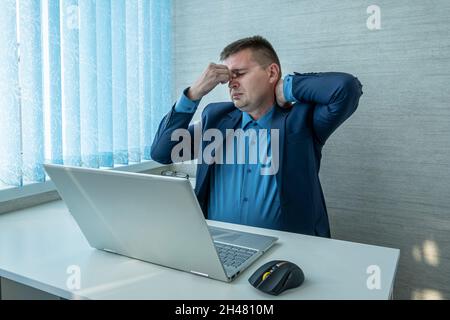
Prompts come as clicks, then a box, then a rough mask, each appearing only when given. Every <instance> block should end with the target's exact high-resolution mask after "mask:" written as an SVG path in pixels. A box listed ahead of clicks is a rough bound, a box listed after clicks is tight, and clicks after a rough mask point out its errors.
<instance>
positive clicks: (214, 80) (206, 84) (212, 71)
mask: <svg viewBox="0 0 450 320" xmlns="http://www.w3.org/2000/svg"><path fill="white" fill-rule="evenodd" d="M231 77H232V74H231V71H230V70H229V69H228V67H227V66H226V65H223V64H215V63H210V64H209V66H208V67H207V68H206V70H205V71H204V72H203V74H202V75H201V76H200V78H199V79H198V80H197V81H196V82H195V83H194V85H193V86H191V87H190V88H189V91H188V98H189V99H191V100H199V99H201V98H203V97H204V96H205V95H207V94H208V93H209V92H210V91H211V90H212V89H214V88H215V87H216V86H217V85H218V84H219V83H221V84H225V83H227V82H228V81H230V79H231Z"/></svg>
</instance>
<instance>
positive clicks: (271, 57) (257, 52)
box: [220, 36, 281, 73]
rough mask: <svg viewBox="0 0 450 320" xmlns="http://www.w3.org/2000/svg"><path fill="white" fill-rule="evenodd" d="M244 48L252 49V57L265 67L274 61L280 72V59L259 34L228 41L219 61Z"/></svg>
mask: <svg viewBox="0 0 450 320" xmlns="http://www.w3.org/2000/svg"><path fill="white" fill-rule="evenodd" d="M245 49H251V50H252V53H253V58H254V59H255V60H256V62H257V63H258V64H259V65H261V66H262V67H266V66H268V65H270V64H271V63H276V64H277V65H278V66H279V67H280V73H281V64H280V59H278V55H277V53H276V52H275V50H274V49H273V47H272V45H271V44H270V42H269V41H267V40H266V39H264V38H263V37H261V36H253V37H248V38H243V39H239V40H237V41H234V42H233V43H230V44H229V45H227V46H226V47H225V48H224V49H223V50H222V53H221V54H220V61H224V60H225V59H227V58H228V57H229V56H231V55H233V54H235V53H238V52H240V51H242V50H245Z"/></svg>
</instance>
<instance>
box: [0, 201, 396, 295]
mask: <svg viewBox="0 0 450 320" xmlns="http://www.w3.org/2000/svg"><path fill="white" fill-rule="evenodd" d="M208 223H209V224H211V225H214V226H218V227H226V228H234V229H237V230H242V231H249V232H257V233H264V234H268V235H273V236H277V237H279V241H278V242H277V244H276V245H275V246H274V247H272V248H271V249H270V251H269V252H267V253H266V254H265V255H264V256H263V257H262V258H260V259H259V260H257V261H256V262H255V263H254V264H253V265H252V266H251V267H250V268H249V269H247V270H246V271H245V272H243V273H242V274H241V275H239V277H238V278H237V279H236V280H234V281H233V282H232V283H222V282H220V281H216V280H211V279H208V278H203V277H200V276H196V275H193V274H189V273H186V272H181V271H177V270H172V269H169V268H165V267H161V266H157V265H153V264H150V263H145V262H142V261H138V260H134V259H129V258H126V257H122V256H119V255H115V254H110V253H106V252H102V251H99V250H95V249H92V248H91V247H90V246H89V245H88V243H87V241H86V240H85V238H84V236H83V234H82V233H81V231H80V229H79V228H78V226H77V224H76V223H75V221H74V220H73V218H72V216H71V215H70V213H69V212H68V210H67V209H66V207H65V204H64V203H63V202H62V201H56V202H51V203H47V204H44V205H40V206H37V207H33V208H29V209H25V210H21V211H16V212H13V213H9V214H5V215H0V277H4V278H7V279H10V280H12V281H16V282H19V283H22V284H24V285H27V286H30V287H34V288H37V289H40V290H43V291H46V292H48V293H51V294H53V295H56V296H59V297H62V298H66V299H224V300H227V299H388V298H390V294H391V289H392V286H393V282H394V278H395V272H396V268H397V262H398V258H399V253H400V251H399V250H398V249H391V248H385V247H378V246H370V245H363V244H358V243H352V242H346V241H338V240H330V239H324V238H318V237H310V236H304V235H299V234H294V233H288V232H280V231H273V230H266V229H259V228H253V227H246V226H241V225H234V224H226V223H219V222H214V221H208ZM277 259H280V260H289V261H292V262H294V263H296V264H297V265H298V266H300V267H301V268H302V270H303V272H304V273H305V277H306V280H305V282H304V283H303V285H302V286H301V287H299V288H297V289H294V290H291V291H287V292H285V293H284V294H282V295H280V296H278V297H273V296H270V295H266V294H264V293H262V292H260V291H258V290H256V289H255V288H253V287H252V286H251V285H250V284H249V283H248V281H247V279H248V278H249V277H250V275H251V274H252V273H253V272H254V271H255V270H256V269H257V268H258V267H259V266H261V265H262V264H263V263H265V262H267V261H270V260H277ZM71 265H76V266H79V267H80V271H81V289H80V290H69V289H68V288H67V286H66V282H67V279H68V277H69V276H70V274H68V273H67V268H68V267H69V266H71ZM370 265H377V266H379V268H380V271H381V274H380V280H381V288H380V289H372V290H369V289H368V287H367V284H366V283H367V279H368V277H369V276H370V274H368V273H367V268H368V266H370Z"/></svg>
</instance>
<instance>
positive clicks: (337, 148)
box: [174, 0, 450, 299]
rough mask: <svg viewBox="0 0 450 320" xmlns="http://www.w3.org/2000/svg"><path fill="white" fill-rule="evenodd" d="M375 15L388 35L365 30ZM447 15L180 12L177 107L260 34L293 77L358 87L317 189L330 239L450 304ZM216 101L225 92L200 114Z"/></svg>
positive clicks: (285, 4)
mask: <svg viewBox="0 0 450 320" xmlns="http://www.w3.org/2000/svg"><path fill="white" fill-rule="evenodd" d="M372 4H376V5H378V6H379V7H380V9H381V30H373V31H371V30H369V29H368V28H367V26H366V20H367V18H368V17H369V14H368V13H367V12H366V10H367V7H368V6H369V5H372ZM449 14H450V2H449V1H447V0H439V1H433V2H424V1H406V0H401V1H399V0H397V1H387V0H383V1H377V2H376V3H374V2H372V1H354V0H345V1H342V0H341V1H331V0H319V1H300V0H290V1H289V0H284V1H280V0H251V1H248V0H245V1H243V2H241V3H238V2H237V1H231V0H220V1H219V0H190V1H184V0H175V10H174V15H175V31H174V43H175V47H174V50H175V51H174V52H175V75H176V78H175V79H176V86H175V96H178V95H179V94H180V93H181V91H182V89H184V88H185V87H187V86H188V85H190V84H191V83H193V82H194V81H195V80H196V78H197V77H198V76H199V75H200V73H201V72H202V71H203V70H204V68H205V67H206V65H207V64H208V63H209V62H218V61H217V57H218V55H219V53H220V51H221V49H222V48H223V47H224V46H225V45H226V44H228V43H229V42H231V41H234V40H236V39H238V38H241V37H245V36H249V35H254V34H260V35H263V36H265V37H266V38H268V39H269V40H270V41H271V42H272V44H273V46H274V47H275V49H276V50H277V51H278V53H279V56H280V59H281V63H282V67H283V68H282V69H283V72H284V73H285V74H286V73H291V72H293V71H299V72H311V71H318V72H319V71H344V72H349V73H352V74H354V75H356V76H357V77H358V78H359V79H360V81H361V82H362V83H363V85H364V88H363V91H364V95H363V97H362V99H361V101H360V106H359V109H358V110H357V112H356V113H355V114H354V116H353V117H352V118H350V119H349V120H348V121H347V122H346V123H345V124H344V125H343V126H342V127H341V128H340V129H338V130H337V132H336V133H335V134H334V135H333V136H332V137H331V138H330V140H329V141H328V143H327V145H326V146H325V148H324V157H323V162H322V170H321V179H322V183H323V187H324V192H325V196H326V199H327V204H328V208H329V213H330V220H331V227H332V234H333V237H334V238H337V239H343V240H350V241H357V242H362V243H369V244H374V245H382V246H388V247H395V248H399V249H401V258H400V263H399V269H398V274H397V281H396V284H395V291H394V296H395V297H396V298H400V299H428V298H445V299H449V298H450V284H449V282H448V279H450V272H449V271H450V261H449V259H450V252H449V249H450V241H449V231H450V197H449V196H448V193H449V189H450V188H449V187H450V183H449V181H450V179H449V178H450V108H449V101H450V90H449V83H450V39H449V37H448V34H450V22H449V20H448V16H449ZM217 100H221V101H223V100H228V97H227V93H226V88H225V87H224V86H222V87H220V88H217V89H215V90H214V91H213V92H212V93H211V94H210V95H209V96H208V97H206V98H205V99H204V100H203V101H202V106H204V105H206V103H208V102H210V101H217ZM196 118H198V115H197V116H196ZM330 271H332V270H330Z"/></svg>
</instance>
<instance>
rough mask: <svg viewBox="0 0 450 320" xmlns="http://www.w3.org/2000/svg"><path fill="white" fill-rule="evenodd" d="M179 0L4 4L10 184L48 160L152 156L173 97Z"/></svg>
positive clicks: (2, 143) (2, 159) (3, 179)
mask: <svg viewBox="0 0 450 320" xmlns="http://www.w3.org/2000/svg"><path fill="white" fill-rule="evenodd" d="M171 6H172V4H171V0H1V3H0V30H1V32H0V70H1V73H0V187H2V186H22V185H23V184H24V183H27V182H44V181H45V172H44V168H43V163H45V162H47V163H56V164H66V165H72V166H84V167H90V168H99V167H106V168H108V167H109V168H111V167H114V166H115V165H126V164H129V163H130V162H132V163H138V162H141V161H143V160H150V146H151V143H152V139H153V137H154V134H155V132H156V129H157V126H158V124H159V122H160V120H161V119H162V117H163V115H164V113H165V110H167V109H168V108H169V106H170V104H171V100H172V90H171V88H172V71H171V57H172V52H171V46H172V39H171V19H172V13H171V10H172V7H171Z"/></svg>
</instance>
